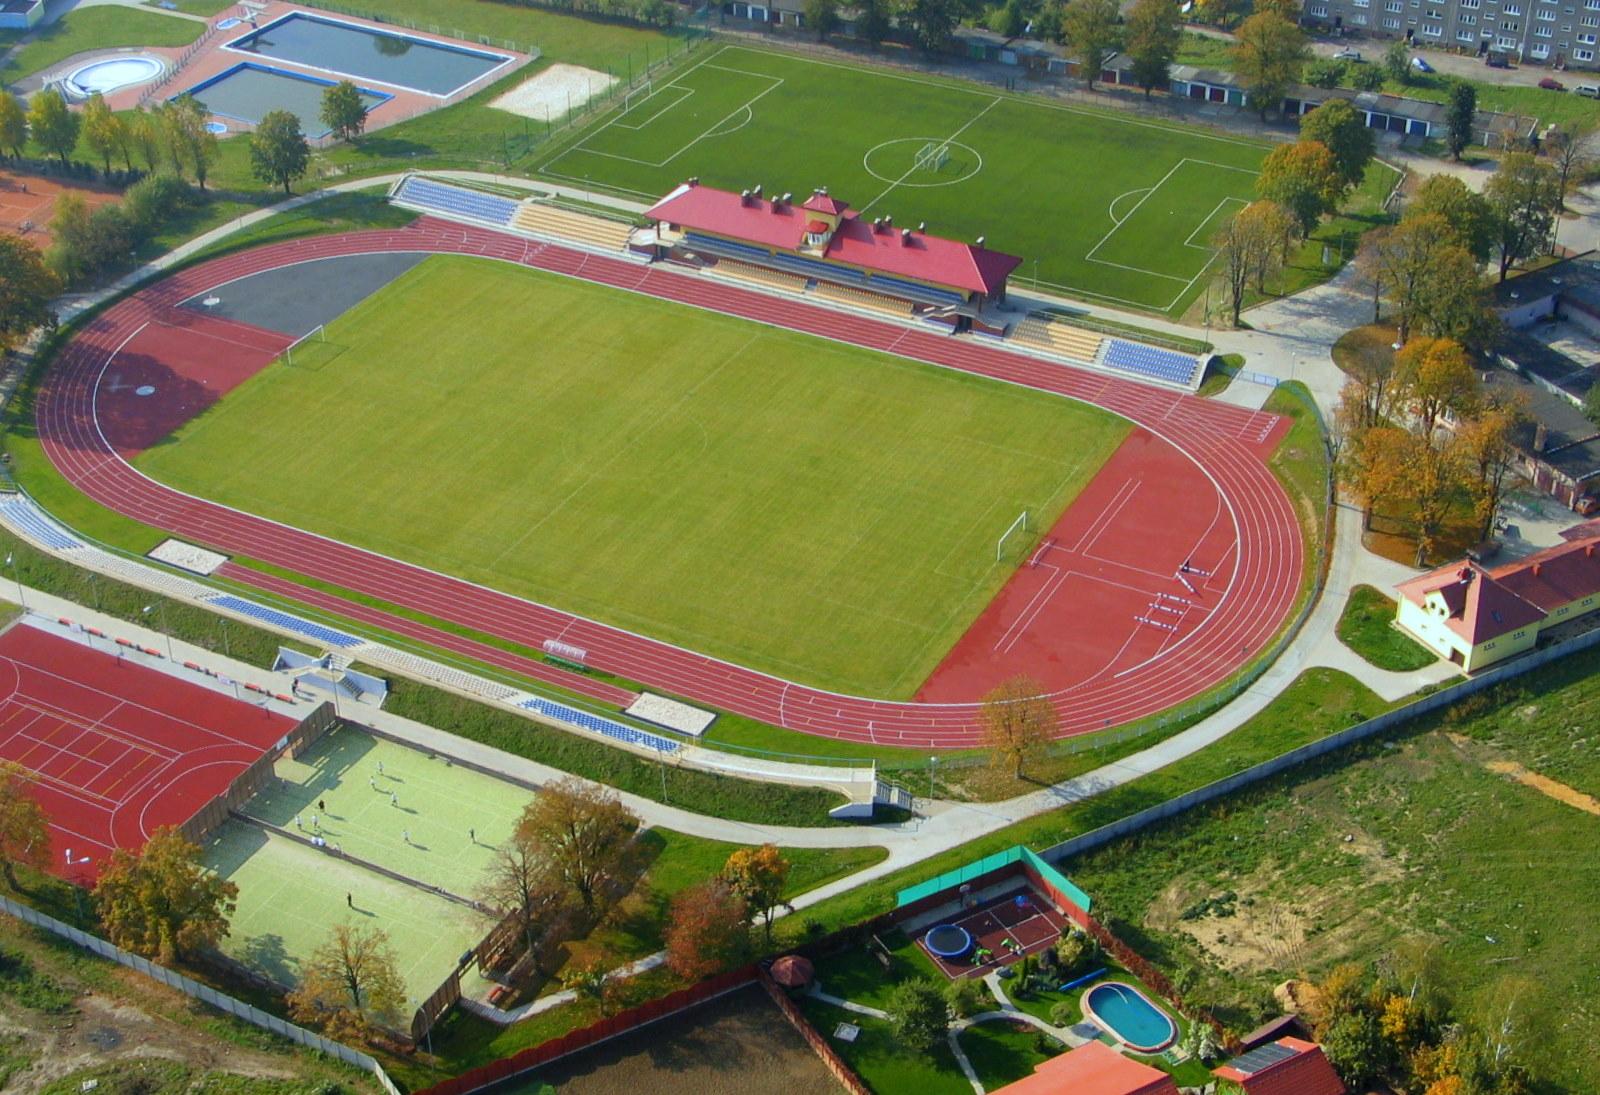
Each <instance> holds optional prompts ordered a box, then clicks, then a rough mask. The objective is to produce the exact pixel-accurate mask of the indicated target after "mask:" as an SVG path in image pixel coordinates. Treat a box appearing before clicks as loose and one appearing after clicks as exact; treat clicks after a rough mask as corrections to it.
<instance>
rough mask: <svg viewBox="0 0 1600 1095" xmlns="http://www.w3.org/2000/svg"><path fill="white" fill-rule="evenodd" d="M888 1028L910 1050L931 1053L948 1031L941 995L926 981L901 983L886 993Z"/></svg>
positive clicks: (948, 1024) (920, 979) (922, 979)
mask: <svg viewBox="0 0 1600 1095" xmlns="http://www.w3.org/2000/svg"><path fill="white" fill-rule="evenodd" d="M887 1003H888V1006H887V1007H885V1008H884V1010H885V1011H887V1012H888V1013H889V1028H890V1029H891V1030H893V1031H894V1035H895V1037H896V1038H897V1039H899V1040H900V1041H901V1042H902V1043H904V1044H905V1045H906V1046H908V1047H909V1048H911V1049H918V1050H924V1049H932V1048H933V1047H934V1046H935V1045H937V1044H938V1042H939V1039H941V1038H943V1037H944V1036H945V1032H946V1031H948V1030H949V1029H950V1017H949V1012H948V1011H947V1010H946V1008H945V1001H944V993H942V992H940V991H939V986H937V985H935V984H934V983H933V982H932V981H930V980H928V978H926V977H918V978H916V979H915V980H912V981H902V982H901V983H900V984H898V985H896V986H895V987H894V989H893V991H891V992H890V993H889V999H888V1002H887Z"/></svg>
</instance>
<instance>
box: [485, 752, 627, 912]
mask: <svg viewBox="0 0 1600 1095" xmlns="http://www.w3.org/2000/svg"><path fill="white" fill-rule="evenodd" d="M638 827H639V819H638V818H637V817H636V816H635V815H634V813H633V811H632V810H630V809H628V808H627V807H626V806H624V805H623V804H622V800H621V799H619V798H617V795H616V792H614V791H612V790H610V789H609V788H607V787H603V786H601V785H600V784H597V783H589V782H586V781H584V780H580V779H575V778H572V777H568V778H566V779H560V780H557V781H555V782H554V783H547V784H545V786H544V787H543V789H541V790H540V792H539V794H538V795H537V796H535V797H534V800H533V801H532V802H530V803H529V804H528V805H527V807H526V808H525V809H524V810H523V811H522V818H521V820H520V821H518V823H517V829H516V837H515V839H516V840H518V841H522V842H525V843H527V844H528V845H530V846H531V847H534V848H537V849H538V850H539V852H540V854H541V855H542V856H543V857H544V860H545V863H546V865H547V866H548V869H549V871H550V875H551V878H552V880H553V881H555V882H556V883H557V884H558V885H559V886H561V887H562V889H563V890H564V891H565V892H566V893H568V894H570V895H571V896H573V897H575V898H576V899H577V900H578V902H579V903H580V904H581V905H582V906H583V911H584V913H585V914H586V915H587V916H589V917H590V918H591V919H592V918H593V917H594V915H595V913H596V911H597V910H598V907H599V902H600V899H601V896H602V895H601V889H602V887H603V886H604V884H605V882H606V881H607V880H608V879H610V878H611V877H613V876H614V875H615V873H616V871H617V870H618V868H620V867H621V866H622V863H623V860H624V858H625V857H626V855H627V851H628V844H629V841H630V840H631V839H632V837H633V834H634V832H635V830H637V829H638Z"/></svg>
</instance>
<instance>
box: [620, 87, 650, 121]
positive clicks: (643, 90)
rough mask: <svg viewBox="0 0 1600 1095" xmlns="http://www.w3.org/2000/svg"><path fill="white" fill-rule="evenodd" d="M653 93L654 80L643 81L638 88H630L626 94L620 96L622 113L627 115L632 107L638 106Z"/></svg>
mask: <svg viewBox="0 0 1600 1095" xmlns="http://www.w3.org/2000/svg"><path fill="white" fill-rule="evenodd" d="M655 93H656V83H655V81H654V80H645V81H644V82H642V83H641V84H640V85H639V86H638V87H636V88H630V89H629V90H628V92H627V93H626V94H624V95H623V96H622V113H624V114H626V113H628V111H630V110H632V109H633V108H634V107H636V106H638V105H639V104H640V103H642V102H644V101H645V100H646V99H648V98H650V96H652V95H654V94H655Z"/></svg>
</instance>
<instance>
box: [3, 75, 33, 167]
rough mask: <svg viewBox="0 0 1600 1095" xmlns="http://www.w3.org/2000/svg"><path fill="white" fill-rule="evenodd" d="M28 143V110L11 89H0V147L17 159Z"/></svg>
mask: <svg viewBox="0 0 1600 1095" xmlns="http://www.w3.org/2000/svg"><path fill="white" fill-rule="evenodd" d="M27 143H28V112H27V111H26V110H24V109H22V103H21V102H19V101H18V100H17V97H16V96H15V95H13V94H11V92H9V91H4V90H0V148H4V149H6V150H7V151H8V152H10V153H11V155H12V156H13V157H14V158H16V159H21V158H22V150H23V148H24V147H26V145H27Z"/></svg>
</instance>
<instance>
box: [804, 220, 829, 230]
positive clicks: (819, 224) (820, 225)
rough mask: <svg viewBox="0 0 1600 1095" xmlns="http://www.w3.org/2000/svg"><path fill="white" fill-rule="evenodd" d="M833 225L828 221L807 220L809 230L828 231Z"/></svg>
mask: <svg viewBox="0 0 1600 1095" xmlns="http://www.w3.org/2000/svg"><path fill="white" fill-rule="evenodd" d="M831 227H832V225H830V224H829V223H828V222H827V221H806V231H807V232H826V231H827V230H828V229H829V228H831Z"/></svg>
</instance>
